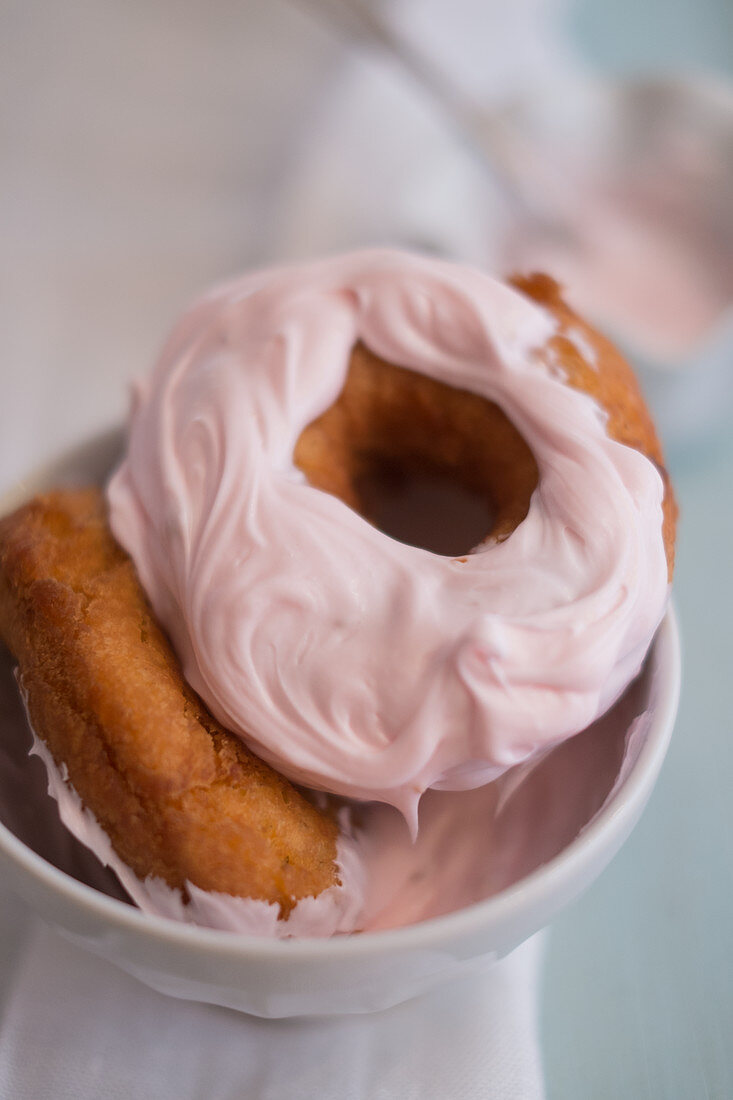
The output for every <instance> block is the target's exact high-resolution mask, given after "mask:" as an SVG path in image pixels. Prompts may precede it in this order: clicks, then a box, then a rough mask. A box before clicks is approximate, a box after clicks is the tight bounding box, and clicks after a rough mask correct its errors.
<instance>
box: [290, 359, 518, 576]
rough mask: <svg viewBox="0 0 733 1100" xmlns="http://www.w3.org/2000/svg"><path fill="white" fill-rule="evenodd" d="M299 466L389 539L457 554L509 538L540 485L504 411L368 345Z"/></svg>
mask: <svg viewBox="0 0 733 1100" xmlns="http://www.w3.org/2000/svg"><path fill="white" fill-rule="evenodd" d="M294 459H295V464H296V465H297V466H298V467H299V468H300V469H301V470H302V471H303V473H304V474H305V476H306V478H307V479H308V482H309V484H310V485H313V486H314V487H315V488H317V489H322V490H323V491H324V492H327V493H331V494H333V496H336V497H339V498H340V499H341V500H343V501H344V503H345V504H347V505H348V506H349V507H350V508H353V509H354V510H355V511H357V512H359V513H360V515H362V516H363V517H364V518H365V519H366V520H368V521H369V522H370V523H372V524H373V525H374V526H375V527H378V528H379V529H380V530H382V531H384V533H385V534H387V535H390V536H391V537H393V538H397V539H399V541H401V542H408V543H410V544H412V545H416V546H422V547H423V548H424V549H427V550H431V551H433V552H434V553H439V554H445V555H449V556H459V555H461V554H466V553H468V551H469V550H471V549H472V548H473V547H474V546H476V545H477V544H478V543H480V542H483V541H485V540H487V539H490V540H492V541H502V540H504V539H506V538H508V537H509V535H510V534H511V533H512V531H514V529H515V528H516V527H517V526H518V525H519V524H520V523H521V522H522V520H523V519H524V517H525V516H526V515H527V511H528V509H529V501H530V497H531V496H532V493H533V491H534V489H535V487H536V485H537V480H538V470H537V463H536V462H535V459H534V456H533V455H532V452H531V451H530V449H529V447H528V446H527V444H526V442H525V441H524V439H523V438H522V436H521V435H520V434H519V432H518V431H517V429H516V428H515V427H514V425H513V424H512V423H511V421H510V420H509V419H508V418H507V416H506V415H505V414H504V413H503V412H502V410H501V409H500V408H499V407H498V406H497V405H495V404H494V403H493V402H491V401H487V400H486V399H485V398H483V397H479V396H478V395H477V394H473V393H469V392H468V391H466V390H459V389H454V388H453V387H451V386H447V385H445V384H444V383H442V382H437V381H435V380H434V379H432V378H428V377H426V376H425V375H422V374H418V373H416V372H415V371H411V370H407V369H405V368H404V367H397V366H393V365H392V364H390V363H386V362H384V361H383V360H382V359H379V358H378V357H377V356H376V355H374V354H373V353H372V352H371V351H369V349H368V348H366V347H365V346H364V345H363V344H357V345H356V347H355V348H354V350H353V352H352V355H351V362H350V365H349V370H348V374H347V377H346V383H345V385H344V388H343V390H342V391H341V393H340V394H339V397H338V398H337V400H336V401H335V402H334V404H333V405H331V407H330V408H328V409H327V410H326V411H325V412H324V413H323V414H322V415H321V416H319V417H318V419H317V420H314V421H313V422H312V423H311V424H309V425H308V427H307V428H305V429H304V430H303V432H302V433H301V435H300V437H299V439H298V441H297V443H296V447H295V454H294Z"/></svg>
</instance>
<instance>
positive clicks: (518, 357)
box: [109, 250, 667, 829]
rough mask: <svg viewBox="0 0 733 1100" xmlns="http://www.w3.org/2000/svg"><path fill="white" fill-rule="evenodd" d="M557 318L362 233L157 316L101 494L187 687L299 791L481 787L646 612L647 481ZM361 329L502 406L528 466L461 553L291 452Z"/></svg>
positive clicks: (649, 617)
mask: <svg viewBox="0 0 733 1100" xmlns="http://www.w3.org/2000/svg"><path fill="white" fill-rule="evenodd" d="M554 330H555V322H554V320H553V318H552V317H551V316H550V315H549V314H548V313H547V312H545V311H544V310H543V309H541V308H540V307H538V306H537V305H536V304H534V303H532V302H530V301H529V300H527V299H526V298H524V297H523V296H522V295H521V294H520V293H518V292H517V291H515V290H513V289H511V288H509V287H507V286H505V285H503V284H501V283H499V282H496V281H495V280H493V279H491V278H489V277H488V276H487V275H485V274H482V273H480V272H479V271H476V270H472V269H468V268H461V267H457V266H455V265H452V264H449V263H445V262H439V261H436V260H433V259H425V258H419V257H414V256H409V255H406V254H403V253H399V252H394V251H386V250H384V251H368V252H361V253H354V254H350V255H346V256H342V257H338V258H334V259H327V260H323V261H320V262H317V263H311V264H308V265H304V266H297V267H295V266H294V267H288V268H281V269H276V270H269V271H265V272H260V273H257V274H254V275H248V276H245V277H243V278H241V279H237V280H235V281H233V282H231V283H229V284H227V285H226V286H223V287H221V288H219V289H216V290H215V291H213V292H212V293H210V294H209V295H207V296H206V297H205V298H203V299H202V300H201V301H199V302H198V303H197V304H196V305H194V306H193V308H192V309H191V310H190V311H189V312H188V313H187V314H186V315H185V316H184V317H183V319H182V320H181V322H180V323H179V324H178V326H177V327H176V328H175V330H174V332H173V334H172V336H171V337H170V339H169V341H168V343H167V345H166V347H165V348H164V350H163V353H162V356H161V358H160V360H159V362H158V364H157V366H156V369H155V371H154V372H153V374H152V377H151V378H150V379H148V380H146V381H145V382H143V383H142V384H140V385H139V387H138V388H137V391H136V400H135V404H134V409H133V412H132V417H131V422H130V434H129V446H128V452H127V456H126V458H125V460H124V462H123V463H122V465H121V467H120V469H119V470H118V472H117V473H116V475H115V477H114V478H113V480H112V482H111V484H110V487H109V502H110V507H111V522H112V528H113V531H114V533H115V535H116V537H117V538H118V539H119V541H120V542H121V543H122V544H123V545H124V546H125V547H126V549H127V550H128V551H129V553H130V554H131V556H132V558H133V560H134V562H135V564H136V566H137V569H138V572H139V575H140V577H141V580H142V583H143V585H144V587H145V589H146V591H147V593H148V595H149V597H150V599H151V602H152V604H153V607H154V610H155V612H156V614H157V616H158V617H159V619H160V621H161V622H162V624H163V625H164V627H165V628H166V630H167V631H168V633H169V635H170V637H171V639H172V641H173V644H174V646H175V648H176V650H177V652H178V654H179V656H180V657H181V660H182V662H183V667H184V673H185V676H186V678H187V679H188V681H189V682H190V683H191V684H192V686H193V687H194V688H195V690H196V691H198V692H199V694H200V695H201V696H202V698H203V699H204V700H205V701H206V703H207V704H208V705H209V707H210V708H211V710H212V711H213V712H214V713H215V714H216V716H217V717H218V718H219V719H220V720H221V722H222V723H223V724H224V725H225V726H227V727H228V728H229V729H231V730H234V731H236V732H238V733H239V734H240V735H241V736H242V737H243V738H244V739H245V740H246V741H247V743H248V744H249V745H250V746H251V747H252V748H253V749H254V751H256V752H257V753H258V754H259V755H260V756H262V757H263V758H264V759H266V760H268V761H270V763H272V764H273V765H274V766H275V767H276V768H277V769H278V770H279V771H281V772H283V773H284V774H286V775H288V776H290V777H291V778H292V779H294V780H297V781H299V782H302V783H305V784H307V785H308V786H311V787H315V788H320V789H325V790H328V791H331V792H335V793H338V794H342V795H346V796H350V797H355V798H359V799H371V800H379V801H383V802H387V803H391V804H392V805H393V806H395V807H397V808H398V809H399V810H401V811H402V813H403V814H404V815H405V816H406V818H407V819H408V821H409V822H410V824H411V826H412V828H413V829H415V828H416V822H417V803H418V800H419V797H420V795H421V794H422V792H423V791H425V790H426V789H427V788H430V787H433V788H442V789H451V790H461V789H466V788H475V787H478V786H480V785H482V784H485V783H487V782H488V781H490V780H492V779H493V778H495V777H496V776H498V775H499V774H501V773H502V772H503V771H504V770H505V769H507V768H509V767H511V766H512V765H513V764H516V763H518V762H520V761H524V760H527V759H528V758H530V757H532V756H533V755H534V754H536V753H537V752H538V751H540V750H543V749H545V748H547V747H548V746H549V745H551V744H554V743H556V742H558V741H560V740H562V739H564V738H566V737H568V736H570V735H571V734H574V733H576V732H577V731H579V730H581V729H583V728H584V727H586V726H588V725H589V724H590V723H591V722H593V721H594V719H595V718H596V717H597V716H598V715H599V714H601V713H602V712H603V711H605V710H606V709H607V708H608V707H609V706H610V705H611V703H612V702H613V701H614V700H615V699H616V698H617V697H618V695H619V694H620V693H621V691H622V690H623V689H624V687H625V686H626V685H627V684H628V683H629V681H630V680H631V679H632V678H633V676H634V675H635V674H636V672H637V671H638V670H639V668H640V666H641V662H642V660H643V657H644V654H645V653H646V650H647V648H648V646H649V644H650V642H651V640H652V637H653V634H654V631H655V629H656V627H657V626H658V624H659V622H660V620H661V618H662V615H663V613H664V609H665V604H666V599H667V580H666V577H667V567H666V561H665V553H664V545H663V541H662V497H663V486H662V481H661V478H660V476H659V473H658V472H657V470H656V469H655V467H654V465H653V464H652V463H651V462H650V461H649V460H648V459H647V458H646V457H644V456H643V455H641V454H639V453H638V452H636V451H634V450H632V449H630V448H629V447H626V446H624V445H622V444H620V443H617V442H615V441H613V440H611V439H610V438H609V437H608V436H607V434H606V430H605V417H604V416H603V415H602V414H601V412H600V410H599V408H598V406H597V405H596V404H595V403H594V402H593V401H592V400H591V398H590V397H588V396H587V395H585V394H583V393H581V392H579V391H577V390H574V389H572V388H570V387H568V386H566V385H565V384H564V383H563V381H562V379H561V378H560V377H558V372H557V368H556V366H554V365H553V362H552V356H551V354H550V353H549V351H548V349H547V341H548V339H549V338H550V337H551V336H552V334H553V332H554ZM357 340H363V341H364V343H365V344H366V345H367V346H368V347H370V348H371V349H372V350H373V351H374V352H375V353H377V354H378V355H380V356H382V357H383V358H384V359H386V360H388V361H390V362H392V363H396V364H400V365H402V366H405V367H409V368H411V369H413V370H416V371H420V372H423V373H424V374H426V375H429V376H431V377H433V378H436V379H439V380H440V381H443V382H446V383H449V384H450V385H453V386H455V387H458V388H461V389H465V390H470V391H472V392H475V393H477V394H480V395H483V396H485V397H487V398H489V399H491V400H493V401H496V402H497V403H498V404H499V405H500V406H501V407H502V408H503V409H504V410H505V411H506V413H507V415H508V416H509V417H510V418H511V420H512V421H513V422H514V423H515V424H516V426H517V427H518V429H519V430H520V432H521V433H522V435H523V436H524V438H525V439H526V440H527V442H528V444H529V446H530V447H531V449H532V451H533V453H534V455H535V458H536V460H537V463H538V467H539V471H540V479H539V485H538V488H537V489H536V491H535V493H534V494H533V496H532V500H531V503H530V508H529V512H528V515H527V517H526V519H525V520H524V521H523V522H522V523H521V524H520V526H519V527H518V528H517V530H516V531H515V532H514V533H513V534H512V536H511V537H510V538H509V539H508V540H507V541H505V542H503V543H495V544H492V543H483V544H481V545H479V546H478V547H476V549H475V550H473V551H472V552H471V553H470V554H469V555H468V556H467V557H466V559H465V560H464V559H457V558H450V557H443V556H439V555H436V554H432V553H430V552H428V551H426V550H423V549H419V548H416V547H413V546H408V545H404V544H402V543H399V542H397V541H395V540H393V539H391V538H389V537H388V536H387V535H385V534H383V533H381V532H380V531H378V530H377V529H375V528H374V527H372V526H370V525H369V524H368V523H367V522H366V521H365V520H364V519H362V518H361V517H360V516H359V515H358V514H356V513H355V512H353V511H352V510H350V509H349V508H348V507H347V506H346V505H345V504H344V503H343V502H341V501H340V500H338V499H337V498H335V497H333V496H330V495H328V494H326V493H324V492H321V491H320V490H318V489H315V488H313V487H311V486H309V485H308V484H306V482H305V480H304V478H303V476H302V474H301V473H300V472H299V471H298V470H297V468H296V467H295V466H294V464H293V451H294V447H295V443H296V441H297V439H298V436H299V435H300V433H301V431H302V430H303V428H305V427H306V426H307V425H308V424H309V423H310V422H311V421H312V420H313V419H314V418H315V417H317V416H318V415H319V414H320V413H322V412H323V411H324V410H325V409H327V408H328V407H329V406H330V405H331V404H332V403H333V401H334V400H335V398H336V397H337V396H338V394H339V392H340V390H341V388H342V387H343V384H344V380H345V377H346V372H347V369H348V363H349V355H350V352H351V349H352V347H353V346H354V344H355V342H356V341H357Z"/></svg>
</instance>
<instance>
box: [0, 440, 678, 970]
mask: <svg viewBox="0 0 733 1100" xmlns="http://www.w3.org/2000/svg"><path fill="white" fill-rule="evenodd" d="M118 433H119V427H117V428H115V429H110V430H108V431H105V432H100V433H98V434H96V435H95V436H93V437H92V438H90V439H88V440H86V441H85V442H83V443H82V444H81V445H77V446H76V447H73V448H69V449H67V450H66V451H64V452H63V453H62V454H61V455H60V456H59V457H58V458H57V460H56V461H55V462H49V463H46V464H44V466H43V467H42V468H41V469H39V470H38V471H34V472H33V473H31V474H30V475H29V476H28V477H27V478H24V479H23V481H22V482H21V485H22V487H23V489H27V488H28V487H30V488H31V489H32V490H33V491H38V490H37V489H36V488H35V486H36V485H40V484H42V483H43V482H45V481H47V480H48V479H47V473H48V471H49V470H52V469H53V468H54V467H56V466H57V465H58V464H60V463H63V462H65V461H66V462H70V461H73V459H74V458H79V457H85V456H87V455H89V454H91V453H94V452H95V451H99V450H101V449H102V447H103V446H104V445H105V444H106V445H109V443H110V441H111V440H112V439H113V438H114V436H116V435H117V434H118ZM19 488H20V486H18V485H17V484H16V485H15V486H11V487H10V488H9V489H8V490H7V491H6V492H5V493H3V494H2V497H0V515H2V514H4V513H5V510H6V509H5V507H3V505H4V504H6V503H7V502H12V504H13V505H14V504H15V503H16V502H17V501H18V500H19V499H20V497H19V493H18V490H19ZM648 659H653V660H654V662H655V669H656V670H657V674H658V675H659V677H660V683H659V686H658V703H657V706H656V707H655V709H654V711H653V714H652V720H651V723H650V726H649V730H648V733H647V735H646V737H645V739H644V742H643V744H642V746H641V749H640V751H639V755H638V757H637V759H636V760H635V761H634V764H633V766H632V768H631V770H630V771H629V773H628V775H627V776H626V777H625V779H624V781H623V782H622V783H621V784H620V786H619V787H618V789H616V790H615V791H613V793H612V794H611V796H610V798H608V800H607V801H606V803H605V804H604V805H603V806H602V808H601V809H600V810H599V811H598V813H597V814H596V815H595V816H594V817H593V818H592V819H591V821H590V822H589V823H588V824H587V825H586V826H585V827H584V828H583V829H582V830H581V831H580V833H579V834H578V835H577V836H576V837H575V838H574V839H573V840H572V841H571V842H570V843H569V844H568V845H566V847H565V848H563V849H562V851H561V852H559V853H558V854H557V855H556V856H553V858H552V859H550V860H548V862H547V863H544V864H542V865H541V866H539V867H537V868H536V869H535V870H534V871H531V872H530V873H529V874H528V875H525V876H524V877H523V878H521V879H520V880H519V881H518V882H516V883H513V884H512V885H511V886H508V887H506V888H505V889H503V890H501V891H499V892H498V893H497V894H493V895H492V896H491V897H489V898H485V899H483V900H482V901H478V902H474V903H473V904H472V905H469V906H466V907H464V908H462V909H459V910H456V911H454V912H452V913H446V914H443V915H441V916H437V917H431V918H429V919H427V920H424V921H420V922H418V923H417V924H411V925H406V926H404V927H401V928H393V929H384V930H379V931H371V932H362V933H359V934H352V935H343V936H334V937H331V938H315V937H314V938H308V937H303V938H292V939H270V938H268V937H262V936H256V935H252V934H245V933H241V932H231V931H225V930H220V929H213V928H204V927H201V926H198V925H194V924H185V923H183V922H179V921H175V920H173V919H171V918H169V917H163V916H157V915H154V914H148V913H144V912H143V911H142V910H141V909H138V908H137V907H136V906H135V905H134V904H129V903H126V902H123V901H120V900H119V899H117V898H113V897H110V896H108V895H106V894H104V893H102V892H101V891H99V890H97V889H95V888H94V887H92V886H88V885H87V884H86V883H83V882H81V881H79V880H78V879H75V878H73V877H72V876H71V875H68V874H67V873H66V872H65V871H62V870H60V869H59V868H58V867H55V866H54V865H53V864H51V863H49V862H48V861H47V860H46V859H44V857H43V856H41V855H39V854H38V853H37V852H35V851H33V849H32V848H29V847H28V846H27V845H26V844H25V843H24V842H23V841H22V840H20V839H19V838H18V837H17V836H15V834H14V833H13V832H12V831H11V830H10V829H9V828H8V827H7V826H6V825H5V824H4V823H3V822H0V851H1V852H2V853H3V855H4V856H5V857H6V858H9V859H10V860H11V861H12V862H13V863H14V864H16V865H17V866H18V867H20V868H21V870H22V871H24V872H25V873H26V875H28V876H29V877H31V878H33V879H35V880H36V881H37V882H38V883H40V885H41V886H42V887H43V888H44V889H46V890H47V891H51V892H54V893H58V894H61V895H62V896H63V898H64V900H65V901H66V902H67V903H71V904H72V905H75V906H77V907H80V908H82V909H84V910H86V911H87V912H88V913H91V914H92V915H93V916H95V917H96V918H98V919H102V920H105V921H107V922H108V923H111V924H112V925H116V926H117V927H118V928H120V929H122V930H124V931H126V932H129V933H133V934H142V935H144V936H147V937H149V938H151V939H154V940H165V941H167V942H168V943H169V944H175V945H176V946H179V947H187V948H196V949H198V950H199V951H202V950H203V951H204V952H210V953H212V954H215V955H230V956H236V957H237V958H238V959H240V960H245V959H248V958H251V959H257V960H265V959H267V960H269V961H271V962H282V963H286V964H287V963H293V962H295V961H298V962H307V961H308V960H310V959H312V960H314V961H316V960H317V961H323V959H324V957H328V958H333V959H334V960H344V959H346V958H349V957H361V958H363V957H368V956H372V955H380V954H384V953H396V952H403V951H404V950H405V949H410V950H426V949H430V948H435V947H438V946H439V945H440V944H441V943H442V942H444V941H446V940H451V939H454V938H464V937H466V936H471V935H473V934H476V933H480V932H481V931H482V930H484V929H485V928H486V927H487V926H488V925H492V924H493V925H504V924H506V923H507V922H510V921H512V920H513V919H514V918H516V917H518V916H520V915H521V913H522V912H525V911H527V912H528V911H534V910H536V909H537V908H542V907H543V906H546V903H547V902H548V901H550V900H551V899H552V897H553V896H555V895H557V894H558V893H562V892H563V889H567V888H568V887H571V886H572V883H573V882H574V881H576V880H577V879H578V878H579V877H581V878H582V877H583V876H584V874H587V872H588V871H589V870H590V868H591V867H592V866H593V865H594V864H595V863H596V862H597V859H598V857H599V856H600V855H601V853H602V852H603V851H604V850H605V849H606V848H607V847H608V844H609V840H610V839H611V838H612V837H614V836H619V835H621V837H622V840H623V839H624V836H625V832H624V830H625V829H626V826H627V825H628V828H629V830H630V829H631V827H633V824H634V823H635V821H636V819H637V817H638V816H639V815H640V813H641V811H642V809H643V807H644V805H645V803H646V800H647V798H648V796H649V794H650V793H651V790H652V788H653V786H654V783H655V780H656V778H657V775H658V773H659V770H660V768H661V766H662V762H663V760H664V757H665V755H666V752H667V749H668V747H669V742H670V739H671V736H672V729H673V726H674V721H675V717H676V713H677V704H678V701H679V693H680V683H681V650H680V638H679V628H678V623H677V615H676V611H675V608H674V604H673V601H672V600H670V602H669V604H668V607H667V611H666V613H665V616H664V618H663V620H662V622H661V624H660V626H659V628H658V630H657V633H656V635H655V638H654V641H653V643H652V648H651V649H650V652H649V658H648ZM619 846H620V845H619ZM613 854H615V850H614V852H612V855H613Z"/></svg>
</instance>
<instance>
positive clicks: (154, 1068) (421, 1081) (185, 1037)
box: [0, 923, 544, 1100]
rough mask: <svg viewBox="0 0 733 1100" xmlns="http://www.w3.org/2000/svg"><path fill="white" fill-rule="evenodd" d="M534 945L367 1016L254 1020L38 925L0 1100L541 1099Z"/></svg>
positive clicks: (26, 957) (12, 1012)
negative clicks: (159, 986) (151, 980)
mask: <svg viewBox="0 0 733 1100" xmlns="http://www.w3.org/2000/svg"><path fill="white" fill-rule="evenodd" d="M541 955H542V937H541V936H535V937H534V938H533V939H531V940H529V941H527V943H525V944H524V945H523V946H522V947H520V948H518V949H517V951H515V952H514V953H513V954H512V955H510V956H509V957H507V958H506V959H504V960H502V961H501V962H499V963H497V965H496V966H495V967H494V968H493V969H492V970H491V971H490V972H489V973H487V974H484V975H481V976H480V977H477V978H465V979H461V980H460V981H458V982H455V983H454V984H452V985H451V986H448V987H446V988H444V989H441V990H438V991H437V992H435V993H431V994H430V995H428V996H425V997H422V998H420V999H419V1000H416V1001H412V1002H410V1003H408V1004H406V1005H401V1006H399V1007H397V1008H393V1009H390V1010H389V1011H386V1012H382V1013H378V1014H375V1015H371V1016H347V1017H342V1018H338V1019H336V1018H331V1019H324V1020H260V1019H255V1018H253V1017H249V1016H244V1015H240V1014H238V1013H236V1012H231V1011H229V1010H228V1009H221V1008H212V1007H210V1006H208V1005H201V1004H194V1003H192V1002H189V1001H178V1000H174V999H173V998H170V997H165V996H163V995H162V994H160V993H155V992H153V991H152V990H150V989H148V988H147V987H146V986H144V985H142V984H141V983H140V982H138V981H136V980H135V979H134V978H131V977H129V976H128V975H127V974H124V973H122V971H118V970H117V969H116V968H115V967H114V966H112V965H111V964H110V963H108V962H105V961H104V960H102V959H99V958H97V957H96V956H93V955H91V954H88V953H87V952H85V951H83V950H81V949H80V948H78V947H75V946H73V945H71V944H69V943H67V942H66V941H65V940H63V939H61V938H60V936H59V935H58V934H57V933H55V932H54V931H52V930H51V929H49V928H47V927H46V926H45V925H42V924H40V923H39V924H37V926H36V927H35V928H34V929H33V932H32V934H31V936H30V938H29V941H28V943H27V945H26V947H25V949H24V954H23V958H22V960H21V962H20V966H19V969H18V971H17V975H16V978H15V982H14V985H13V988H12V990H11V992H10V994H9V998H8V1002H7V1007H6V1011H5V1015H4V1019H3V1022H2V1028H1V1030H0V1100H45V1098H47V1097H48V1098H50V1097H53V1098H54V1100H142V1098H148V1097H151V1098H153V1097H154V1098H155V1100H167V1098H169V1097H170V1098H171V1100H174V1098H175V1100H235V1098H237V1100H240V1098H242V1100H243V1098H246V1100H290V1098H291V1097H293V1098H295V1097H297V1098H298V1100H303V1098H310V1097H318V1098H319V1100H331V1098H333V1100H393V1098H394V1100H411V1098H415V1100H418V1098H420V1100H474V1098H476V1100H478V1098H481V1100H540V1098H541V1097H543V1096H544V1089H543V1085H542V1074H541V1065H540V1054H539V1045H538V1037H537V984H538V974H539V965H540V960H541Z"/></svg>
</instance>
